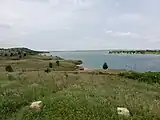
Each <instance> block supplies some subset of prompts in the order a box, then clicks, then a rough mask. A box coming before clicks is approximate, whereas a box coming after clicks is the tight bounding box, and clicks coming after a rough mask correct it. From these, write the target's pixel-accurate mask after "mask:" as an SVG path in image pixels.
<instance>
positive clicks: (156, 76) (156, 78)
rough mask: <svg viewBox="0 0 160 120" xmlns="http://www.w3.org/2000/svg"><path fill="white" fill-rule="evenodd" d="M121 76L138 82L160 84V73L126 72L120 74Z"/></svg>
mask: <svg viewBox="0 0 160 120" xmlns="http://www.w3.org/2000/svg"><path fill="white" fill-rule="evenodd" d="M119 76H122V77H125V78H129V79H133V80H138V81H140V82H146V83H158V84H160V72H145V73H138V72H124V73H120V74H119Z"/></svg>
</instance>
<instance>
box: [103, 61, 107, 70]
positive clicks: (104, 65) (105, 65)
mask: <svg viewBox="0 0 160 120" xmlns="http://www.w3.org/2000/svg"><path fill="white" fill-rule="evenodd" d="M103 69H104V70H107V69H108V65H107V63H106V62H105V63H104V64H103Z"/></svg>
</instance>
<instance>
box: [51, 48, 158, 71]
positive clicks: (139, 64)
mask: <svg viewBox="0 0 160 120" xmlns="http://www.w3.org/2000/svg"><path fill="white" fill-rule="evenodd" d="M50 55H53V56H60V57H63V58H65V59H78V60H82V61H83V66H84V67H87V68H102V65H103V63H104V62H107V64H108V66H109V68H111V69H128V70H136V71H139V72H145V71H148V70H150V71H160V56H159V55H111V54H106V52H102V51H97V52H51V53H50Z"/></svg>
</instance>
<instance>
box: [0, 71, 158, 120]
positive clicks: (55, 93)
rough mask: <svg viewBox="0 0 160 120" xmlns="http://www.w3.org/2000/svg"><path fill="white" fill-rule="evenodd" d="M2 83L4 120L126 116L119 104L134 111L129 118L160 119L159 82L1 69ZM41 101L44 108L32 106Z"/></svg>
mask: <svg viewBox="0 0 160 120" xmlns="http://www.w3.org/2000/svg"><path fill="white" fill-rule="evenodd" d="M9 76H12V77H9ZM0 85H1V86H0V94H1V96H0V100H1V101H0V120H105V119H106V120H118V119H125V118H123V117H119V116H118V115H117V111H116V108H117V107H127V108H128V109H129V110H130V111H131V114H132V116H131V117H130V118H126V120H129V119H130V120H154V119H155V120H158V119H160V112H159V111H160V107H159V103H160V97H159V96H160V86H159V85H157V84H155V85H150V84H147V83H143V82H138V81H134V80H129V79H126V78H123V77H120V76H118V75H114V74H113V75H111V74H107V73H106V74H103V75H102V74H99V73H96V74H95V73H94V72H93V73H92V74H88V73H76V72H70V73H69V72H51V73H48V74H47V73H45V72H40V71H39V72H23V73H22V72H15V73H9V75H8V73H6V72H1V73H0ZM37 100H42V101H43V107H42V109H41V110H40V111H35V110H31V109H29V107H28V106H29V105H30V103H31V102H33V101H37Z"/></svg>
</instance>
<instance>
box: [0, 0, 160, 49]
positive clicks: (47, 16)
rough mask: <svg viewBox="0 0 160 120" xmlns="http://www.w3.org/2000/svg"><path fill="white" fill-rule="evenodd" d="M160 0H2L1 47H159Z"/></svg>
mask: <svg viewBox="0 0 160 120" xmlns="http://www.w3.org/2000/svg"><path fill="white" fill-rule="evenodd" d="M159 6H160V0H0V47H14V46H25V47H29V48H32V49H37V50H83V49H113V48H123V49H126V48H127V49H137V48H139V49H140V48H141V49H146V48H150V49H158V48H159V49H160V7H159Z"/></svg>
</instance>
